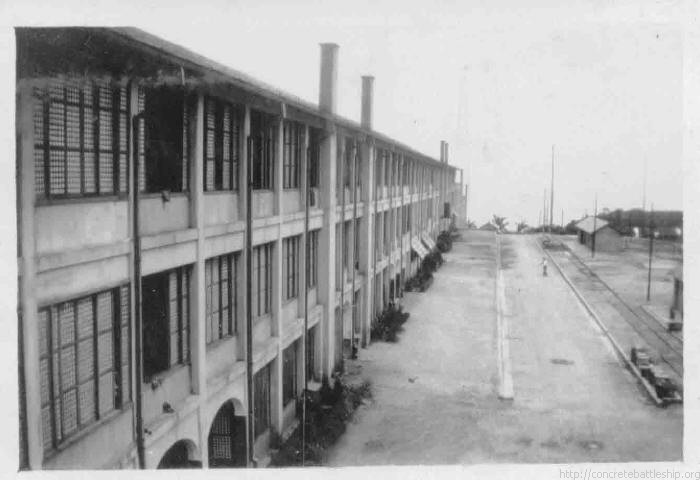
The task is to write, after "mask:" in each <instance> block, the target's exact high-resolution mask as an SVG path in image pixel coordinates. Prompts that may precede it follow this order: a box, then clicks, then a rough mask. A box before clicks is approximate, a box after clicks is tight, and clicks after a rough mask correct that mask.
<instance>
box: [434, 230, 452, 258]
mask: <svg viewBox="0 0 700 480" xmlns="http://www.w3.org/2000/svg"><path fill="white" fill-rule="evenodd" d="M437 248H438V250H439V251H440V252H442V253H446V252H449V251H450V250H452V234H451V233H450V232H448V231H447V230H445V231H443V232H440V235H438V238H437Z"/></svg>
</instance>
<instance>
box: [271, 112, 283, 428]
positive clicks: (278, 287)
mask: <svg viewBox="0 0 700 480" xmlns="http://www.w3.org/2000/svg"><path fill="white" fill-rule="evenodd" d="M284 111H285V107H284V105H282V113H283V115H281V116H280V117H279V118H278V119H277V138H276V139H275V142H274V143H275V159H274V165H275V166H274V168H273V170H274V176H275V178H274V190H275V195H274V196H275V215H277V217H276V218H277V235H276V237H277V241H276V242H275V246H274V248H273V250H272V259H273V260H272V320H271V321H272V325H271V327H272V335H273V336H275V337H277V356H276V357H275V359H274V360H272V368H271V371H270V382H271V385H270V403H271V417H272V418H271V423H272V429H273V430H274V431H276V432H277V433H280V434H281V433H282V427H283V421H284V415H283V408H284V407H283V405H282V342H281V340H282V338H281V337H282V298H283V296H284V292H283V285H285V282H284V279H283V278H282V276H283V272H284V269H283V262H284V260H285V259H284V255H283V254H282V252H283V247H282V218H283V214H282V191H283V188H282V179H283V175H284V172H283V169H282V162H283V158H282V157H283V150H284Z"/></svg>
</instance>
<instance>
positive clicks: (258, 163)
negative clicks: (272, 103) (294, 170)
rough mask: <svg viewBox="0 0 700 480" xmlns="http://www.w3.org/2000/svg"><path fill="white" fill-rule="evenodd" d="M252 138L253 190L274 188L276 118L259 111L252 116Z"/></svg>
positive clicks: (255, 111) (252, 113) (253, 111)
mask: <svg viewBox="0 0 700 480" xmlns="http://www.w3.org/2000/svg"><path fill="white" fill-rule="evenodd" d="M250 138H251V139H252V143H253V145H252V149H251V155H252V157H253V158H252V162H253V172H252V173H253V179H252V180H253V182H252V183H253V189H255V190H271V189H272V188H274V181H273V179H274V165H275V145H276V143H277V126H276V125H275V121H274V117H273V116H272V115H267V114H265V113H262V112H259V111H257V110H252V111H251V114H250Z"/></svg>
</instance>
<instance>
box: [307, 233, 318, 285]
mask: <svg viewBox="0 0 700 480" xmlns="http://www.w3.org/2000/svg"><path fill="white" fill-rule="evenodd" d="M318 233H319V231H318V230H314V231H312V232H309V260H308V261H309V276H308V279H307V280H308V282H307V283H308V285H309V288H311V287H315V286H316V284H317V283H318Z"/></svg>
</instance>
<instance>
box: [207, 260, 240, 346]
mask: <svg viewBox="0 0 700 480" xmlns="http://www.w3.org/2000/svg"><path fill="white" fill-rule="evenodd" d="M238 257H239V255H238V252H236V253H228V254H224V255H219V256H217V257H211V258H208V259H207V260H206V262H205V264H204V288H205V310H204V312H205V313H204V315H205V326H206V343H207V345H209V344H211V343H215V342H217V341H219V340H222V339H225V338H230V337H234V336H236V335H237V334H238V321H237V320H238V300H237V298H238V284H237V282H236V279H237V278H238ZM224 267H225V268H224ZM215 271H216V272H217V277H216V278H217V279H218V280H217V281H216V282H215V281H214V272H215ZM224 271H226V272H227V278H226V279H225V280H224V279H223V272H224ZM224 284H225V286H224ZM215 292H216V298H217V299H218V302H217V303H218V305H216V309H215V308H214V307H215V305H214V298H215V296H214V293H215ZM224 298H226V302H227V304H226V305H224ZM224 310H228V316H227V318H224ZM214 313H216V318H214ZM214 326H216V327H217V328H216V329H214V328H213V327H214Z"/></svg>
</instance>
